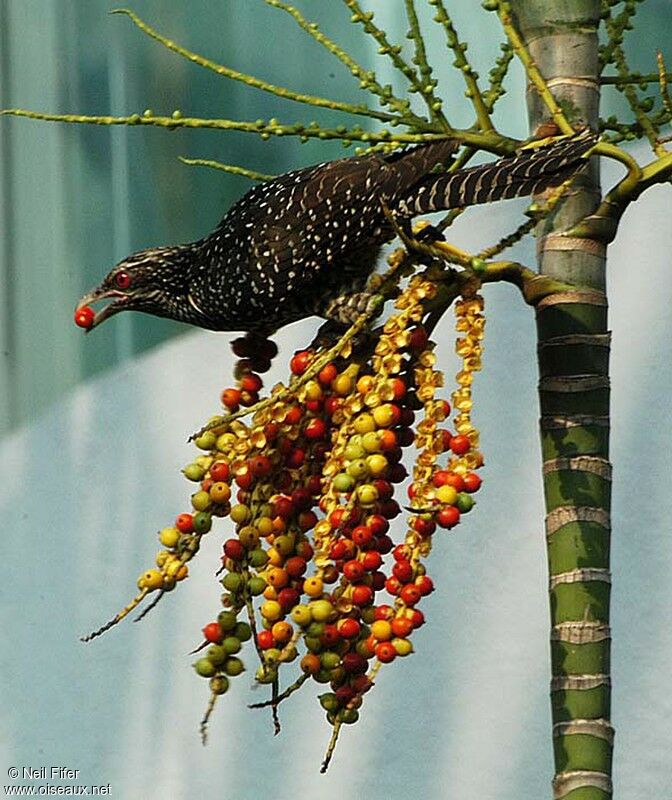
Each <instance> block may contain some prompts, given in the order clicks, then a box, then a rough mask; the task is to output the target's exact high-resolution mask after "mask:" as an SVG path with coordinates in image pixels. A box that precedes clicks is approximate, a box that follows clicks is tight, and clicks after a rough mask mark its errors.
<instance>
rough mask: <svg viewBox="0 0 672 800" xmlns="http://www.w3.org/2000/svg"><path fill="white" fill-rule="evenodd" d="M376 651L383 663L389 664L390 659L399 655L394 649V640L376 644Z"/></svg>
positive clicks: (377, 656)
mask: <svg viewBox="0 0 672 800" xmlns="http://www.w3.org/2000/svg"><path fill="white" fill-rule="evenodd" d="M375 653H376V658H377V659H378V661H382V662H383V664H389V662H390V661H394V659H395V658H396V657H397V651H396V650H395V649H394V645H393V644H392V642H380V644H377V645H376V650H375Z"/></svg>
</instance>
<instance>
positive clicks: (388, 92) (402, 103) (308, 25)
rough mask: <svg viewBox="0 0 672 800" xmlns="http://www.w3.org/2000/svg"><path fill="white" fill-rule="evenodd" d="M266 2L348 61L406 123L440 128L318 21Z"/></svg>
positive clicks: (363, 83)
mask: <svg viewBox="0 0 672 800" xmlns="http://www.w3.org/2000/svg"><path fill="white" fill-rule="evenodd" d="M264 2H265V3H266V4H267V5H269V6H272V7H273V8H279V9H281V10H282V11H285V12H286V13H287V14H289V15H290V16H291V17H292V18H293V19H294V20H295V22H296V23H297V25H298V26H299V27H300V28H301V29H302V30H304V31H306V33H308V34H309V35H310V36H312V38H313V39H315V41H316V42H317V43H318V44H320V45H322V47H324V48H325V49H326V50H328V51H329V52H330V53H331V54H332V55H334V56H336V58H338V60H339V61H341V62H342V63H343V64H345V66H346V67H347V68H348V69H349V70H350V72H351V73H352V75H354V76H355V78H357V80H358V81H359V85H360V87H361V88H362V89H366V90H368V91H369V92H371V93H372V94H374V95H376V96H377V97H378V98H379V101H380V104H381V105H383V106H389V107H390V108H392V109H393V110H394V111H395V112H397V114H398V115H399V116H400V117H401V118H402V120H403V122H404V124H407V125H412V126H413V127H414V128H415V129H416V130H437V128H436V127H435V126H433V125H432V123H431V122H429V120H427V119H425V118H424V117H420V116H418V115H417V114H414V113H413V112H412V111H411V108H410V106H411V104H410V101H409V100H403V99H400V98H398V97H395V95H394V94H393V92H392V87H391V86H381V84H380V83H379V82H378V80H377V79H376V74H375V72H372V71H370V70H365V69H364V67H362V66H361V65H360V64H358V63H357V62H356V61H355V60H354V59H353V58H352V57H351V56H349V55H348V53H346V52H345V50H343V48H342V47H339V46H338V45H337V44H336V42H334V41H332V40H331V39H330V38H329V37H328V36H326V35H325V34H324V33H322V31H320V29H319V28H318V26H317V24H316V23H314V22H309V21H308V20H307V19H306V18H305V17H304V16H303V14H302V13H301V12H300V11H299V10H298V9H297V8H295V7H294V6H291V5H289V4H288V3H285V2H283V1H282V0H264Z"/></svg>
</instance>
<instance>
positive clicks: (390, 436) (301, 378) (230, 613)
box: [92, 277, 484, 769]
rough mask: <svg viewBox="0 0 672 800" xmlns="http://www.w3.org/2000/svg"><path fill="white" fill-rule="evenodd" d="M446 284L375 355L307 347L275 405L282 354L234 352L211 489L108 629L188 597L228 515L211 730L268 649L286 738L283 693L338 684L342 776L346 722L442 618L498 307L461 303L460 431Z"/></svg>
mask: <svg viewBox="0 0 672 800" xmlns="http://www.w3.org/2000/svg"><path fill="white" fill-rule="evenodd" d="M435 291H436V289H435V286H434V284H433V283H431V282H430V281H427V280H423V279H422V278H421V277H415V278H412V279H411V281H410V283H409V285H408V287H407V288H406V289H405V290H404V291H403V292H402V293H401V294H400V296H399V297H398V298H397V300H396V303H395V306H396V309H395V313H394V314H393V315H392V316H390V317H389V318H388V319H387V320H386V321H385V323H384V325H383V328H382V330H380V331H378V332H377V333H376V335H375V336H373V337H370V341H369V345H368V348H364V350H358V351H355V352H351V351H350V346H349V345H343V347H342V349H341V351H340V352H339V353H338V354H336V356H335V357H334V354H333V352H331V351H330V353H329V354H327V355H329V359H328V360H326V361H325V354H324V353H320V352H317V353H315V352H312V351H301V352H298V353H296V354H295V355H294V356H293V357H292V359H291V362H290V370H291V373H292V380H291V382H290V385H289V387H284V386H282V385H279V386H276V387H274V388H273V390H272V391H271V393H270V395H269V397H268V398H266V399H264V400H263V401H261V402H260V401H259V392H260V390H261V389H262V383H263V382H262V378H261V375H260V373H263V372H265V371H266V370H267V369H268V368H269V366H270V361H271V359H272V358H273V356H274V355H275V352H276V350H275V345H274V344H273V343H271V342H269V341H267V340H260V339H259V338H255V337H253V336H250V335H248V336H247V337H244V338H242V339H238V340H236V341H235V342H234V343H233V349H234V353H236V355H237V356H239V358H240V360H239V361H238V363H237V366H236V377H237V385H236V386H235V387H232V388H229V389H226V390H225V391H224V392H223V393H222V397H221V399H222V404H223V406H224V408H225V415H224V416H223V417H217V418H215V419H213V420H212V421H211V423H210V424H209V425H208V426H206V428H205V429H204V430H203V431H202V432H201V434H200V435H199V436H197V438H196V439H195V444H196V446H197V447H198V448H199V449H200V450H201V454H200V455H198V456H197V457H196V458H195V459H194V461H193V462H192V463H191V464H189V465H188V466H186V467H185V469H184V470H183V472H184V474H185V476H186V477H187V478H188V479H189V480H191V481H193V482H195V483H196V484H198V487H197V490H196V491H195V492H194V493H193V494H192V497H191V508H190V510H189V511H186V512H184V513H181V514H180V515H179V516H178V517H177V519H176V520H175V522H174V525H173V526H171V527H168V528H164V529H163V530H162V531H160V533H159V540H160V543H161V545H162V550H161V551H160V552H159V553H158V554H157V558H156V568H154V569H150V570H148V571H146V572H145V573H143V574H142V575H141V576H140V578H139V580H138V587H139V594H138V595H137V596H136V598H134V600H133V601H132V602H131V603H130V604H129V605H128V606H127V607H126V608H125V609H123V611H122V612H120V614H118V615H117V616H116V617H115V618H114V619H113V620H112V621H111V622H110V623H108V624H107V625H106V626H104V627H103V628H101V629H100V630H99V631H96V632H95V633H94V634H92V636H95V635H98V634H99V633H101V632H102V631H103V630H106V629H107V628H108V627H110V626H111V625H112V624H115V623H116V622H118V621H119V620H120V619H121V618H123V617H124V616H126V615H127V614H128V613H129V612H130V611H131V610H132V609H133V608H135V606H137V605H138V603H139V602H140V601H141V600H142V599H144V597H145V596H146V595H147V594H148V593H150V592H154V591H157V590H158V595H157V598H156V599H157V600H158V598H159V597H160V596H162V594H163V593H165V592H166V591H170V590H172V589H173V588H174V587H175V585H176V583H177V582H178V581H180V580H182V579H183V578H185V577H186V576H187V571H188V567H187V562H188V561H189V560H190V559H191V558H192V557H193V556H194V555H195V554H196V553H197V552H198V549H199V545H200V539H201V537H202V536H204V535H206V534H208V532H209V531H210V530H211V527H212V524H213V520H214V519H215V518H217V517H229V518H230V520H231V522H232V523H233V525H234V526H235V535H233V536H230V538H227V539H226V540H225V541H224V542H223V550H222V566H221V569H220V571H219V573H218V574H219V576H220V579H221V583H222V586H223V589H224V593H223V594H222V596H221V604H222V608H221V610H220V611H219V612H218V613H215V614H213V617H212V618H211V620H210V621H208V622H207V623H206V624H205V626H204V628H203V640H202V642H201V643H200V644H199V646H198V647H197V651H198V652H199V657H198V659H197V660H196V662H195V665H194V667H195V670H196V672H197V673H198V674H199V675H200V676H203V677H204V678H207V679H209V684H210V691H211V698H210V704H209V706H208V710H207V712H206V715H205V717H204V720H203V724H202V732H203V735H205V730H206V725H207V722H208V718H209V716H210V712H211V711H212V708H213V707H214V703H215V700H216V699H217V697H218V696H219V695H221V694H223V693H224V692H226V691H227V689H228V686H229V679H230V678H231V677H234V676H236V675H239V674H241V673H242V672H243V670H244V664H243V661H242V660H241V658H240V657H239V656H238V653H239V651H240V650H241V649H242V647H243V645H244V644H245V643H246V642H248V641H250V642H251V645H252V646H253V647H254V649H255V650H256V656H257V660H258V665H257V667H256V680H257V681H258V682H260V683H263V684H269V685H270V686H271V687H272V696H271V698H270V700H268V701H267V702H264V703H259V704H257V706H270V707H271V709H272V711H273V716H274V719H275V721H276V729H279V724H278V722H277V706H278V704H279V702H280V701H281V700H284V699H285V698H286V697H288V696H289V695H290V694H292V692H294V691H295V690H296V689H298V688H299V687H300V686H301V685H303V684H304V683H305V682H306V681H308V680H312V681H314V682H316V683H318V684H322V685H324V686H325V688H326V689H327V691H326V692H325V693H323V694H321V696H320V702H321V704H322V706H323V708H324V710H325V712H326V716H327V719H328V721H329V722H330V724H331V725H332V726H333V728H334V732H333V735H332V743H331V745H330V748H329V751H328V753H327V757H326V759H325V762H324V765H323V768H324V769H326V766H327V764H328V762H329V759H330V757H331V753H332V751H333V745H334V744H335V741H336V737H337V735H338V731H339V729H340V727H341V725H343V724H348V723H353V722H355V721H356V720H357V719H358V716H359V709H360V707H361V705H362V702H363V697H364V695H365V693H366V692H367V691H368V690H369V689H370V688H371V687H372V685H373V683H374V679H375V676H376V674H377V672H378V670H379V669H380V666H381V665H382V664H387V663H390V662H392V661H394V660H395V659H397V658H404V657H406V656H408V655H409V654H410V653H412V652H413V644H412V635H413V632H414V631H415V630H416V629H417V628H418V627H420V626H421V625H422V624H423V623H424V615H423V613H422V611H421V610H420V608H419V607H418V606H419V605H420V604H421V601H422V599H423V597H425V596H426V595H427V594H429V593H430V592H432V591H433V589H434V586H433V582H432V580H431V578H430V577H429V576H428V575H427V572H426V567H425V564H424V559H425V558H426V556H427V555H428V553H429V550H430V547H431V543H432V536H433V534H434V533H435V531H436V530H437V528H439V529H450V528H453V527H454V526H455V525H456V524H458V523H459V521H460V518H461V516H462V515H463V514H465V513H468V512H469V511H470V510H471V508H472V506H473V505H474V498H473V494H474V493H475V492H476V491H478V489H479V487H480V484H481V480H480V478H479V476H478V474H477V472H476V470H477V469H478V467H480V466H481V465H482V457H481V454H480V452H479V451H478V433H477V431H476V430H475V428H474V427H473V425H472V424H471V419H470V411H471V394H470V392H471V388H470V387H471V379H472V373H473V371H475V370H477V369H480V356H481V339H482V335H483V322H484V318H483V315H482V301H481V299H480V298H479V297H474V298H470V299H467V300H462V301H459V302H458V303H457V304H456V309H457V317H458V322H457V327H458V331H460V333H461V334H462V337H461V338H460V339H458V343H457V352H458V354H459V355H460V357H461V358H462V369H461V370H460V372H459V373H458V387H459V388H458V389H457V391H456V392H455V393H454V394H453V398H452V400H453V406H454V408H455V410H456V412H457V416H456V417H455V419H454V422H455V427H454V429H453V430H450V429H449V428H448V427H447V419H448V416H449V414H450V412H451V407H450V405H449V403H448V402H447V401H446V400H445V399H442V398H439V397H437V396H436V394H437V389H439V388H440V387H441V386H442V385H443V376H442V373H441V371H440V370H438V369H436V367H435V362H436V357H435V355H434V343H433V342H431V341H430V340H429V337H428V334H427V331H426V330H425V328H424V327H423V325H422V320H423V316H424V315H425V310H424V303H425V301H426V300H427V299H431V298H432V297H433V295H434V293H435ZM246 407H247V408H250V413H252V414H253V416H252V421H251V422H250V423H249V424H246V423H245V422H243V421H242V419H241V416H242V414H243V410H244V409H245V408H246ZM411 446H414V447H415V448H416V450H417V455H416V457H415V461H414V467H413V476H412V482H411V483H410V486H409V488H408V496H409V498H410V501H409V502H410V511H411V516H410V518H409V526H408V530H407V532H406V534H405V536H404V538H403V539H402V540H401V541H398V542H395V541H394V540H393V538H392V535H391V528H390V522H391V520H393V519H395V518H396V517H398V516H399V515H400V514H402V507H401V505H400V503H399V501H398V500H397V499H395V490H396V489H397V487H398V486H399V484H401V483H403V482H404V481H405V480H406V479H407V477H408V473H407V470H406V468H405V466H404V464H403V452H404V450H405V449H407V448H409V447H411ZM442 462H443V463H442ZM155 602H156V600H155ZM152 605H154V604H152ZM201 651H202V652H201ZM296 660H298V665H299V669H298V677H296V679H295V680H294V682H293V683H290V684H289V685H288V686H287V687H286V688H285V689H284V690H283V691H281V690H280V673H281V668H282V667H283V665H287V664H290V663H291V662H294V661H296Z"/></svg>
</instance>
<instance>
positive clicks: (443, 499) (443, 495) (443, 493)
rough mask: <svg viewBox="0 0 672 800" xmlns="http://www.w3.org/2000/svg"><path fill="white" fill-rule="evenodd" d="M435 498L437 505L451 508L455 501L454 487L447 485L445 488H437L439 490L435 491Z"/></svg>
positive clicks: (455, 491) (455, 492)
mask: <svg viewBox="0 0 672 800" xmlns="http://www.w3.org/2000/svg"><path fill="white" fill-rule="evenodd" d="M435 497H436V499H437V500H438V501H439V503H444V504H445V505H449V506H452V505H453V504H454V503H455V501H456V500H457V490H456V489H455V487H454V486H449V485H448V484H446V485H445V486H439V488H438V489H437V490H436V494H435Z"/></svg>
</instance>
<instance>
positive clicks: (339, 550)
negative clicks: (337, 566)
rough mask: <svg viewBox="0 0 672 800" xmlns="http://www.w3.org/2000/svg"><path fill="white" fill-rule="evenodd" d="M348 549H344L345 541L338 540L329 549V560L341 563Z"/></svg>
mask: <svg viewBox="0 0 672 800" xmlns="http://www.w3.org/2000/svg"><path fill="white" fill-rule="evenodd" d="M347 552H348V549H347V547H346V544H345V541H344V540H343V539H339V540H338V541H337V542H334V543H333V544H332V545H331V547H330V548H329V558H331V559H333V560H334V561H341V560H342V559H344V558H345V556H346V554H347Z"/></svg>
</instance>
